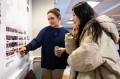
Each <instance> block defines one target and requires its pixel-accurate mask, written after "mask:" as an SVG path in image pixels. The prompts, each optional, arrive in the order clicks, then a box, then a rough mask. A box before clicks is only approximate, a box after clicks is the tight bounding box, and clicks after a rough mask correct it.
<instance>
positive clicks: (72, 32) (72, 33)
mask: <svg viewBox="0 0 120 79" xmlns="http://www.w3.org/2000/svg"><path fill="white" fill-rule="evenodd" d="M78 30H79V26H74V27H73V29H72V31H71V32H70V33H71V35H72V36H73V37H74V38H76V37H77V34H78Z"/></svg>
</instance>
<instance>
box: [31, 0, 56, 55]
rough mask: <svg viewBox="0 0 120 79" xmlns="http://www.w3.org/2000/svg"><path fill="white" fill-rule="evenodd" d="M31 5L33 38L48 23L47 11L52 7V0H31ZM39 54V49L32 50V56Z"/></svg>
mask: <svg viewBox="0 0 120 79" xmlns="http://www.w3.org/2000/svg"><path fill="white" fill-rule="evenodd" d="M32 7H33V9H32V17H33V18H32V23H33V24H32V35H33V38H34V37H36V35H37V34H38V33H39V31H40V30H41V29H42V28H43V27H45V26H47V25H49V23H48V20H47V12H48V11H49V10H50V9H52V8H53V7H54V0H33V6H32ZM40 55H41V54H40V49H37V50H35V51H34V52H33V56H40Z"/></svg>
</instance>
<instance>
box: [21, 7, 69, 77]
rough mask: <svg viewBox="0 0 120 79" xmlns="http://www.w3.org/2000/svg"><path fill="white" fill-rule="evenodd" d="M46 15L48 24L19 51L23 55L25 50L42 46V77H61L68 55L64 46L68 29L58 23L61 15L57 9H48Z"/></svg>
mask: <svg viewBox="0 0 120 79" xmlns="http://www.w3.org/2000/svg"><path fill="white" fill-rule="evenodd" d="M47 17H48V21H49V23H50V25H49V26H47V27H45V28H43V29H42V30H41V31H40V33H39V34H38V35H37V37H36V38H34V39H33V40H32V41H31V42H30V43H29V44H28V45H26V46H25V47H22V48H20V50H19V51H20V53H21V55H24V54H26V52H27V51H31V50H35V49H37V48H38V47H41V46H42V59H41V67H42V79H62V76H63V71H64V69H65V68H66V65H67V57H68V54H67V53H66V52H65V48H64V47H65V42H64V38H65V33H68V30H66V29H65V28H64V27H62V26H61V25H60V20H61V15H60V10H59V9H57V8H53V9H51V10H49V11H48V13H47ZM56 47H58V48H59V49H58V48H56ZM55 50H56V51H55Z"/></svg>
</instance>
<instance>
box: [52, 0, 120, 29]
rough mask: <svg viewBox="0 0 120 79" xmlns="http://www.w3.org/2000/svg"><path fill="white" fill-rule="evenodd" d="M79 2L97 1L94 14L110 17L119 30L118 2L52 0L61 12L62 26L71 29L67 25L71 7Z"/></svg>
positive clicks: (119, 12)
mask: <svg viewBox="0 0 120 79" xmlns="http://www.w3.org/2000/svg"><path fill="white" fill-rule="evenodd" d="M80 1H99V2H100V3H99V4H98V5H97V6H95V7H94V8H93V9H94V10H95V12H96V13H97V14H99V15H101V14H107V15H108V16H110V17H112V18H113V19H114V20H115V21H116V23H117V27H118V29H120V24H119V23H120V0H54V6H55V7H56V8H59V9H60V11H61V15H62V20H61V24H62V26H64V27H67V28H72V26H73V25H71V24H67V22H68V21H69V19H70V18H71V17H72V11H71V9H72V7H73V6H74V5H75V4H76V3H78V2H80Z"/></svg>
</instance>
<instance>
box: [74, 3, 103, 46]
mask: <svg viewBox="0 0 120 79" xmlns="http://www.w3.org/2000/svg"><path fill="white" fill-rule="evenodd" d="M72 11H73V12H74V13H75V15H76V16H77V17H78V18H79V20H80V25H79V31H78V37H77V40H76V45H77V47H79V43H80V38H82V37H81V34H82V36H83V35H84V33H82V32H83V29H84V27H85V25H86V24H87V23H88V22H89V21H90V20H92V19H93V18H95V12H94V10H93V9H92V8H91V6H90V5H88V4H87V2H85V1H82V2H79V3H77V4H76V5H75V6H74V7H73V8H72ZM90 28H92V35H93V40H94V41H97V39H98V37H100V36H101V34H102V31H101V29H100V24H99V23H98V22H97V21H93V23H91V24H90V27H89V29H90Z"/></svg>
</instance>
